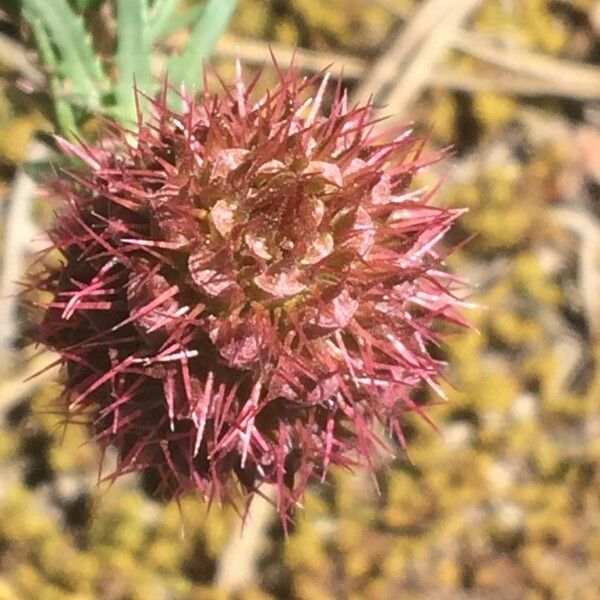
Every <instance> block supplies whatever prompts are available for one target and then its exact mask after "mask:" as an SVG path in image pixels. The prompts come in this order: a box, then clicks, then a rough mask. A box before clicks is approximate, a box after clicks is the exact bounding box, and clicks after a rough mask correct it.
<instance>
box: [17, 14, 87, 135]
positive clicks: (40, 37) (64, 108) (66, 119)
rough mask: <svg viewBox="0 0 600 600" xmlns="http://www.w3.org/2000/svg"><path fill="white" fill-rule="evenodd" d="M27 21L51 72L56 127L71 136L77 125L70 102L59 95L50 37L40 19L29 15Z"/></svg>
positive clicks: (56, 60) (54, 55)
mask: <svg viewBox="0 0 600 600" xmlns="http://www.w3.org/2000/svg"><path fill="white" fill-rule="evenodd" d="M29 23H30V25H31V29H32V31H33V35H34V36H35V39H36V42H37V46H38V50H39V53H40V56H41V58H42V60H43V61H44V62H45V63H46V65H48V67H49V69H50V72H51V74H50V87H51V90H52V94H51V96H52V101H53V102H54V112H55V114H56V122H57V124H58V128H59V130H60V132H61V133H62V134H63V135H65V136H67V137H72V136H73V135H74V134H76V133H77V125H76V123H75V115H74V114H73V109H72V107H71V105H70V103H69V102H68V101H67V100H65V99H64V98H62V97H61V89H60V79H59V77H58V75H57V74H56V67H57V62H58V59H57V57H56V54H55V53H54V50H53V49H52V44H51V43H50V38H49V37H48V34H47V33H46V30H45V29H44V27H43V25H42V23H41V22H40V20H39V19H36V18H33V17H31V18H29Z"/></svg>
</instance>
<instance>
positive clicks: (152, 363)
mask: <svg viewBox="0 0 600 600" xmlns="http://www.w3.org/2000/svg"><path fill="white" fill-rule="evenodd" d="M256 81H257V80H256V79H255V80H253V81H252V82H251V83H250V84H249V85H248V86H247V87H246V86H245V84H244V82H243V80H242V78H241V75H239V76H238V78H237V80H236V82H235V83H234V84H233V85H231V86H225V87H224V91H223V93H222V94H221V95H217V94H213V93H208V92H206V93H204V95H203V96H202V97H201V98H200V99H194V98H191V97H188V96H187V95H185V94H183V96H182V108H181V110H180V111H172V110H170V109H169V108H167V105H166V98H165V94H163V97H162V98H161V99H160V100H158V101H155V102H153V105H152V107H153V113H154V117H153V118H152V119H151V120H150V121H149V122H142V120H141V118H140V122H139V124H138V129H137V131H136V132H135V133H134V134H131V133H130V132H126V131H124V130H123V129H122V128H121V127H119V126H117V125H114V126H111V127H110V134H109V135H108V139H107V140H105V142H104V144H103V145H102V146H100V147H97V148H88V147H86V146H83V145H81V146H80V147H76V146H72V145H71V144H69V143H67V142H65V141H62V142H61V143H62V147H63V149H64V150H65V151H66V153H68V154H71V155H75V156H77V157H78V158H79V159H80V162H81V166H80V167H78V168H77V169H76V170H74V171H73V172H72V173H71V174H70V176H69V177H67V178H62V179H60V180H59V181H57V182H55V184H54V189H55V191H56V192H58V195H59V196H60V198H61V201H62V207H61V209H60V212H59V213H58V216H57V219H56V223H55V225H54V227H53V229H52V231H51V232H50V235H51V239H52V241H53V243H54V246H55V248H56V249H58V250H60V251H61V252H62V254H63V256H64V259H63V262H62V264H61V266H60V267H59V268H56V269H54V270H51V271H49V272H48V273H46V274H45V275H44V277H42V278H40V279H39V281H37V282H36V285H37V287H38V288H39V289H42V290H46V291H49V292H51V293H52V294H53V297H54V300H53V301H52V302H51V303H50V304H49V305H48V307H47V309H46V312H45V317H44V320H43V323H42V326H41V327H40V330H39V339H40V340H41V341H42V342H43V343H45V344H46V345H48V346H50V347H51V348H53V349H54V350H56V351H57V352H58V353H59V354H60V356H61V357H62V360H63V362H64V364H65V365H66V388H65V392H64V396H63V400H64V401H63V404H62V405H63V406H64V408H65V410H66V411H68V413H69V414H70V415H77V414H82V415H85V416H87V417H88V418H89V420H90V423H91V428H92V430H93V434H94V437H95V439H96V440H97V442H98V443H99V444H100V446H101V447H102V448H106V447H113V448H116V449H117V451H118V458H119V463H118V467H117V471H116V473H115V474H114V476H120V475H122V474H125V473H128V472H132V471H139V470H143V469H151V470H153V471H154V472H155V474H157V475H158V480H159V481H160V486H159V489H158V490H157V491H158V492H159V493H162V494H164V495H166V496H168V497H171V496H176V495H179V494H181V493H183V492H186V491H188V490H199V491H200V492H201V493H202V494H203V495H204V497H205V498H206V499H218V500H220V501H231V502H234V503H235V502H236V500H238V499H240V498H243V499H244V500H250V499H251V498H252V496H253V494H254V492H255V491H256V490H257V488H258V487H259V486H260V485H261V484H262V483H263V482H268V483H273V484H275V485H276V487H277V500H276V502H277V508H278V510H279V512H280V514H281V515H282V518H283V519H285V518H286V515H287V514H289V512H290V511H291V510H292V509H293V508H294V507H295V506H296V505H297V504H298V503H299V502H300V501H301V498H302V495H303V493H304V490H305V488H306V486H307V484H308V483H310V482H311V481H314V480H322V479H324V478H325V476H326V473H327V470H328V468H329V466H330V465H342V466H344V467H350V466H352V465H355V464H356V463H357V462H359V461H360V462H363V463H366V464H367V465H370V464H371V461H372V457H373V456H374V453H375V452H377V451H378V449H379V447H380V446H382V445H383V442H382V440H380V439H379V438H378V435H377V434H376V433H375V429H376V428H375V426H376V424H377V423H381V424H382V425H383V426H384V427H385V428H386V429H387V430H388V431H390V432H391V433H392V435H393V436H394V437H396V438H397V439H398V440H399V441H400V443H401V444H403V443H404V442H403V440H404V438H403V435H402V422H403V419H404V418H405V414H406V413H409V412H417V413H419V414H423V409H422V408H421V407H420V406H418V405H417V404H416V403H415V402H414V401H413V400H412V399H411V392H412V391H413V390H414V389H415V388H418V387H421V386H423V385H429V386H431V387H432V388H434V389H436V390H439V387H438V385H437V384H436V381H437V380H438V379H439V375H440V371H441V369H442V367H443V364H442V363H441V362H440V361H439V360H436V359H435V358H433V357H432V355H431V353H430V348H431V346H432V345H436V344H438V341H439V337H440V334H439V330H440V329H439V327H438V326H437V324H438V323H442V322H444V321H446V322H452V323H457V324H464V321H463V319H462V318H461V316H460V314H459V312H458V311H457V308H458V307H459V306H460V305H461V302H460V300H458V299H457V297H456V295H455V291H456V290H457V289H458V288H459V287H460V282H459V281H458V280H456V279H455V278H454V277H453V276H452V275H450V274H448V273H447V272H446V271H445V270H444V269H443V259H444V252H440V250H439V249H438V247H439V243H440V241H441V239H442V238H443V236H444V234H445V233H446V232H447V231H448V230H449V229H450V227H451V226H452V223H453V222H454V220H455V219H456V218H457V216H458V215H459V214H460V212H461V211H457V210H448V209H444V208H439V207H436V206H434V205H432V204H431V203H430V195H429V194H427V193H421V192H417V191H409V186H410V183H411V179H412V177H413V175H414V174H415V173H417V172H418V171H419V170H420V169H421V168H422V167H425V166H426V165H427V164H428V162H431V159H430V160H425V159H423V158H421V150H422V147H423V140H422V139H419V138H418V137H416V136H414V135H412V133H411V132H410V131H404V132H402V134H401V135H399V136H398V137H396V138H395V139H391V140H389V141H385V139H386V138H385V136H384V137H381V136H378V137H374V136H373V135H372V126H373V123H374V116H373V107H372V106H370V105H367V106H358V107H349V106H348V103H347V99H346V94H345V93H342V92H341V91H340V89H339V87H338V89H337V90H336V91H335V95H334V97H333V101H332V104H331V109H330V110H329V112H328V113H327V114H323V111H322V104H323V98H324V95H325V93H326V92H327V89H326V86H327V78H325V79H323V81H322V82H321V85H320V87H319V89H318V92H317V93H316V95H315V96H314V97H312V98H309V99H307V100H305V99H304V98H305V97H306V92H307V91H309V90H310V89H311V87H312V86H313V85H314V80H312V79H306V78H302V77H300V75H299V73H298V71H297V69H295V68H294V67H292V68H290V69H289V70H287V71H281V70H280V71H279V84H278V86H277V87H276V88H275V89H274V90H271V91H269V92H268V93H267V94H266V95H265V96H263V97H262V98H260V99H258V100H253V99H252V90H253V88H254V87H255V85H256Z"/></svg>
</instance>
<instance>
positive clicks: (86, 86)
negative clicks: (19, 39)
mask: <svg viewBox="0 0 600 600" xmlns="http://www.w3.org/2000/svg"><path fill="white" fill-rule="evenodd" d="M236 4H237V2H236V0H207V1H206V2H205V3H204V4H203V5H202V6H195V5H194V6H189V7H187V6H186V7H182V6H181V5H182V2H181V0H164V1H162V0H160V1H159V0H154V2H152V3H151V2H150V0H117V1H116V8H117V13H116V25H117V27H116V30H117V43H116V47H117V51H116V55H115V57H114V60H115V64H116V67H117V76H112V74H109V71H108V70H105V69H104V68H103V65H102V62H101V60H100V57H99V56H98V55H97V54H96V52H95V51H94V48H93V46H92V43H91V39H90V35H89V33H88V32H87V30H86V27H85V24H84V21H83V18H82V17H81V16H80V15H79V14H78V13H81V12H83V11H88V12H89V11H90V10H92V9H95V8H97V7H95V6H94V3H93V2H89V1H79V2H76V3H75V9H73V8H71V6H70V5H69V4H68V2H67V0H54V1H53V2H48V1H47V0H24V1H23V16H24V18H25V20H26V21H27V22H28V23H29V25H30V26H31V29H32V31H33V34H34V37H35V40H36V43H37V46H38V50H39V53H40V57H41V59H42V61H43V62H44V63H45V65H46V67H47V68H48V70H49V71H50V90H51V95H52V100H53V102H54V106H55V113H56V120H57V124H58V127H59V129H60V130H61V133H63V134H65V135H74V134H76V133H77V132H78V127H79V126H80V124H81V121H82V118H83V117H85V116H87V115H89V114H97V113H106V114H110V115H112V116H114V117H116V118H117V119H120V120H121V121H123V122H124V123H126V124H130V123H131V122H132V121H133V120H134V119H135V114H136V108H135V98H134V94H133V82H134V80H135V82H136V84H137V87H138V88H139V89H140V90H141V91H143V92H144V93H146V94H148V95H152V94H153V93H154V92H155V91H156V87H157V80H156V78H155V77H154V76H153V73H152V67H151V62H152V51H153V44H155V43H156V42H157V41H159V40H160V39H161V38H164V37H166V36H169V35H171V34H172V33H174V32H175V31H177V30H180V29H182V28H184V27H187V26H190V25H191V26H192V31H191V35H190V38H189V42H188V44H187V45H186V46H185V47H184V48H183V50H182V52H181V54H180V55H179V56H173V57H170V58H169V59H168V60H167V64H166V72H167V73H168V75H169V80H170V82H171V83H172V84H173V85H174V86H178V85H181V84H185V85H186V86H187V87H188V88H190V89H197V88H198V87H199V84H201V81H202V77H201V73H202V62H203V61H204V60H205V59H206V58H207V57H208V56H210V54H211V53H212V51H213V49H214V46H215V44H216V42H217V39H218V37H219V36H220V35H221V33H222V32H223V31H224V30H225V29H226V27H227V25H228V23H229V21H230V20H231V17H232V16H233V13H234V11H235V8H236ZM86 14H87V13H86ZM110 73H112V72H110Z"/></svg>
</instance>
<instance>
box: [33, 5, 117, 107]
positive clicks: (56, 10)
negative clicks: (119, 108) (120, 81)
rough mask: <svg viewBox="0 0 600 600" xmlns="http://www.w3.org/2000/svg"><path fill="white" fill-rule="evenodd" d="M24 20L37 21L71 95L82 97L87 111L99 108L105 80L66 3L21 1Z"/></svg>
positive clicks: (82, 29) (79, 23) (83, 32)
mask: <svg viewBox="0 0 600 600" xmlns="http://www.w3.org/2000/svg"><path fill="white" fill-rule="evenodd" d="M23 7H24V9H25V11H24V15H25V18H26V19H28V20H29V22H30V23H31V22H32V20H35V19H38V20H39V23H41V24H42V27H43V28H44V29H45V30H46V32H47V34H48V42H49V44H50V46H51V47H54V48H55V49H56V55H55V57H56V64H55V67H56V69H57V71H58V74H59V75H60V76H61V77H62V78H64V79H65V80H67V81H68V82H69V84H70V86H71V87H72V92H73V94H74V95H77V96H80V97H82V98H85V100H86V104H87V105H88V106H89V108H90V110H94V109H96V108H98V107H99V106H100V103H101V100H100V99H101V93H102V89H103V88H105V87H106V86H107V85H108V80H107V78H106V75H105V74H104V71H103V70H102V66H101V65H100V60H99V59H98V57H97V56H96V54H95V53H94V50H93V48H92V44H91V41H90V38H89V36H88V34H87V32H86V30H85V28H84V26H83V20H82V19H81V17H79V16H77V15H76V14H75V13H74V12H73V11H72V10H71V8H70V6H69V5H68V4H67V2H66V0H52V2H48V0H23Z"/></svg>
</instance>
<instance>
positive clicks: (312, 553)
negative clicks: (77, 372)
mask: <svg viewBox="0 0 600 600" xmlns="http://www.w3.org/2000/svg"><path fill="white" fill-rule="evenodd" d="M53 2H54V0H46V5H47V6H48V5H50V6H51V5H52V4H53ZM160 3H163V4H164V5H165V6H166V5H167V4H173V3H172V2H171V1H170V0H156V1H155V2H154V4H153V8H154V10H157V6H158V4H160ZM22 4H27V2H26V1H25V0H24V1H23V2H18V1H16V0H1V1H0V202H1V204H0V219H1V221H0V259H1V262H0V265H1V266H0V600H26V599H43V600H54V599H60V600H65V599H69V600H76V599H77V600H85V599H94V598H99V599H102V600H129V599H131V600H137V599H140V600H142V599H143V600H148V599H150V600H152V599H161V600H162V599H165V600H170V599H188V598H190V599H208V600H210V599H221V598H223V599H225V598H235V597H237V598H240V599H244V600H267V599H269V598H274V599H281V600H287V599H300V600H304V599H306V600H311V599H316V600H326V599H335V600H338V599H339V600H344V599H349V600H350V599H352V600H359V599H363V598H364V599H375V600H379V599H382V600H384V599H385V600H396V599H413V598H414V599H434V600H435V599H448V600H455V599H457V600H460V599H463V598H465V599H471V598H473V599H487V598H494V599H511V600H512V599H521V598H523V599H532V600H533V599H540V600H542V599H543V600H550V599H554V598H556V599H561V600H569V599H574V600H575V599H577V600H579V599H584V600H585V599H590V600H592V599H594V600H595V599H596V598H599V597H600V368H599V362H598V361H599V360H600V198H599V191H600V65H599V63H600V2H598V0H570V1H566V0H564V1H563V0H450V1H449V0H422V1H417V0H240V1H239V2H237V6H235V4H236V3H235V2H234V3H233V4H232V6H233V8H234V12H233V13H232V14H233V17H232V18H231V20H230V21H229V22H228V23H227V22H224V23H223V24H222V27H221V26H220V27H221V28H222V29H223V30H224V31H225V32H224V33H223V35H221V36H220V37H218V40H217V36H216V33H220V30H219V31H217V30H214V31H213V34H215V35H214V37H215V40H214V41H215V44H214V47H213V46H211V47H210V48H207V49H206V53H207V52H208V51H210V52H212V59H211V61H212V62H213V63H214V64H215V65H217V66H218V67H219V69H220V71H221V72H222V73H223V75H224V77H225V78H230V77H231V76H232V75H233V73H234V67H233V60H232V59H233V57H234V56H235V55H236V54H238V55H239V56H240V58H241V60H242V63H243V64H244V65H245V67H246V68H248V69H249V70H252V69H255V68H257V67H259V66H261V65H263V64H266V65H267V66H266V77H267V80H268V78H269V69H270V67H269V45H270V47H271V48H272V49H273V52H274V54H275V55H276V56H277V57H278V59H279V60H280V61H281V62H282V63H287V62H288V61H289V59H290V57H291V55H292V52H293V50H294V48H296V49H297V50H296V60H297V63H298V65H299V66H300V67H301V69H302V70H303V71H304V72H306V73H314V72H317V71H319V70H321V69H323V68H324V67H327V66H328V65H330V64H332V65H333V66H332V67H331V70H332V72H333V73H334V74H336V75H339V74H340V73H341V75H340V76H341V77H342V78H343V80H344V82H345V84H346V85H347V86H348V87H349V89H350V92H351V94H352V95H353V97H354V98H355V99H362V100H364V99H366V98H368V97H369V96H370V95H372V96H373V98H374V99H375V101H376V103H377V104H378V105H380V106H382V112H383V113H385V114H387V115H389V117H390V118H389V120H388V121H390V122H392V121H404V122H407V121H412V120H415V121H417V122H419V123H420V124H421V126H422V128H424V129H428V130H430V131H431V146H432V148H442V147H447V146H452V147H453V149H454V150H453V152H452V154H451V155H450V156H449V157H448V158H447V159H446V161H445V162H444V163H443V164H442V165H437V166H436V167H435V169H434V170H433V171H432V172H430V173H429V174H427V176H424V180H423V183H424V184H435V183H436V182H437V181H438V180H439V179H444V181H445V183H444V186H443V187H442V189H441V190H440V192H439V193H438V195H437V202H439V203H441V204H444V205H453V206H462V207H468V208H469V213H468V214H467V215H466V216H465V217H464V218H463V219H462V221H461V225H460V228H458V229H457V230H456V232H455V236H456V240H457V241H458V240H462V239H465V238H466V237H468V236H470V235H471V234H476V237H475V238H474V239H473V240H472V241H470V242H469V243H468V244H467V245H466V246H465V247H464V248H462V249H461V250H460V251H458V252H457V253H456V254H455V255H454V256H453V257H452V260H451V268H452V269H454V270H455V271H456V272H458V273H460V274H461V275H463V276H465V277H466V278H467V279H469V280H470V281H471V282H472V284H473V287H474V293H473V296H474V300H475V301H476V302H477V303H479V304H480V305H481V308H479V309H475V310H472V311H470V318H471V319H472V321H473V323H474V324H475V327H476V329H474V330H472V331H468V332H466V333H460V334H457V335H454V336H453V337H452V338H451V339H450V340H449V344H448V350H447V353H448V360H449V362H450V366H449V369H448V385H447V386H445V387H446V390H447V393H448V395H449V397H450V400H449V402H448V403H447V404H444V405H441V406H436V407H434V408H433V409H432V410H431V411H430V415H431V416H432V417H433V419H434V420H435V422H436V423H437V424H438V426H439V428H440V429H441V432H442V435H439V434H438V433H436V432H435V431H433V430H432V428H430V427H429V426H428V425H427V424H425V423H423V422H421V421H420V420H417V419H413V420H411V421H410V422H409V423H408V424H407V429H408V433H409V438H410V440H409V441H410V449H411V456H410V458H411V459H412V463H411V462H410V461H409V460H407V458H406V457H404V456H400V455H399V458H398V459H397V460H396V461H394V462H393V463H391V464H386V465H381V467H380V469H379V472H378V479H379V483H380V486H381V494H377V493H376V492H375V491H374V490H373V489H372V486H371V485H370V484H369V482H368V480H367V478H366V476H365V475H364V474H361V473H357V474H355V475H349V474H345V473H341V472H334V473H333V474H332V476H331V478H330V481H329V482H328V483H327V484H325V485H323V486H319V487H314V488H313V489H311V490H310V492H309V493H308V495H307V498H306V502H305V508H304V510H303V511H301V512H299V513H298V515H297V518H296V522H295V524H294V526H293V527H292V529H291V533H290V536H289V539H287V541H286V540H285V539H284V536H283V531H282V528H281V525H280V523H279V520H278V518H277V517H276V515H275V514H274V512H273V511H272V510H271V509H270V508H269V507H268V506H266V505H264V504H260V503H258V504H257V505H256V506H255V508H254V509H253V513H252V515H251V519H250V521H249V523H248V524H247V526H246V529H245V530H244V532H243V535H240V531H239V524H238V521H239V520H238V518H237V516H236V515H235V514H234V513H233V511H231V510H230V509H224V508H220V507H218V506H214V507H212V509H211V511H210V512H209V513H207V510H206V507H205V506H204V505H203V504H202V502H201V501H199V500H198V499H195V498H186V499H184V500H183V501H182V505H181V507H178V506H177V505H175V504H170V505H165V504H160V503H157V502H156V501H154V500H153V499H152V497H151V496H150V495H149V494H148V493H146V491H145V488H146V487H147V486H145V482H144V481H143V479H140V478H135V477H130V478H128V479H124V480H121V481H119V482H118V483H117V484H115V485H114V486H113V487H112V488H110V489H107V488H106V486H100V487H98V486H97V485H96V482H97V464H98V456H97V455H96V452H95V449H94V447H93V446H90V445H84V444H83V442H84V441H85V430H84V429H83V428H80V427H70V428H69V429H67V430H66V431H64V430H63V428H61V427H60V417H59V416H58V415H55V414H52V412H51V411H49V410H48V407H49V405H50V403H51V401H52V399H53V398H54V397H55V396H56V395H57V394H58V393H59V391H60V385H59V381H60V378H59V375H58V374H57V371H56V369H54V368H49V369H47V370H44V369H45V368H46V367H48V366H50V365H51V364H52V361H53V357H52V356H51V355H49V354H46V353H43V354H39V353H37V354H36V353H35V352H34V349H32V348H31V347H30V346H29V345H28V341H27V340H28V337H27V336H28V328H29V327H30V325H29V324H28V322H27V320H26V319H25V318H24V312H25V311H24V308H23V306H22V303H21V301H20V299H19V296H18V292H19V287H18V285H17V284H16V283H15V282H16V281H17V280H18V279H19V278H20V277H21V276H22V273H24V272H25V271H26V270H27V269H28V268H29V266H30V264H31V260H32V255H33V253H34V252H35V251H36V249H37V246H36V244H38V245H39V244H40V243H42V244H43V235H42V236H41V237H42V241H41V242H40V241H38V242H30V241H29V240H31V239H32V238H36V236H37V239H38V240H39V239H40V233H41V232H43V229H44V227H45V226H46V225H47V223H48V221H49V219H50V218H51V216H50V214H51V209H50V207H49V203H48V201H47V200H45V199H43V198H42V197H41V196H40V193H39V186H38V185H37V181H36V176H35V174H32V169H31V168H28V166H27V165H29V167H31V165H34V166H35V165H38V166H39V165H40V164H43V163H44V161H47V160H48V159H49V158H50V159H51V153H52V150H51V148H50V147H49V145H48V144H47V143H46V140H47V136H48V134H49V133H51V132H53V131H56V130H57V128H58V127H59V125H60V123H59V121H58V120H57V114H58V113H57V111H58V107H56V106H53V104H52V102H51V101H50V98H49V96H48V93H47V92H48V91H49V90H53V91H54V93H55V97H56V93H57V90H59V91H60V90H62V91H63V92H64V90H65V89H67V88H68V83H69V82H68V81H66V82H65V81H64V80H59V78H57V74H56V72H53V70H52V68H51V65H49V63H48V54H46V55H44V54H43V53H42V52H40V53H39V54H38V53H37V52H36V40H37V44H38V45H39V43H40V42H39V40H40V37H39V35H38V37H35V36H34V33H35V32H33V31H32V25H31V21H30V20H27V19H25V18H24V17H23V15H22V13H21V9H22ZM30 4H32V5H35V4H36V3H32V2H30ZM58 4H61V5H62V4H65V2H63V0H61V2H60V3H59V2H58V1H57V3H56V5H55V6H58ZM179 4H180V6H178V7H177V12H176V16H177V18H178V19H180V21H178V22H177V23H178V24H179V25H178V26H177V27H175V25H173V23H172V25H173V26H172V27H171V28H170V30H169V28H166V29H164V30H163V31H162V32H161V33H162V36H160V39H158V38H157V41H156V44H155V45H154V48H155V49H154V52H155V57H154V61H155V62H156V65H155V68H156V69H157V70H160V69H161V64H164V60H165V57H166V56H167V55H169V54H170V53H172V52H175V51H177V49H178V48H181V47H182V46H184V45H185V44H186V43H187V40H188V36H189V33H188V32H189V30H190V28H191V27H192V23H193V19H192V17H190V18H189V19H188V20H186V15H195V14H200V13H195V12H193V13H192V12H189V11H195V10H196V8H197V6H199V5H201V4H202V3H201V2H198V3H195V2H191V1H187V0H182V2H180V3H179ZM70 6H71V7H72V9H73V11H74V12H75V13H76V14H78V15H81V16H82V17H83V24H84V26H85V29H86V31H87V32H88V33H89V39H90V40H91V44H92V46H91V47H92V48H93V51H94V52H96V53H98V54H99V55H100V56H101V57H102V59H103V60H104V63H105V67H106V69H108V70H107V72H108V73H109V76H110V68H111V67H110V61H111V57H112V53H113V46H114V35H115V33H114V30H115V22H114V17H113V15H114V13H113V8H114V6H113V3H112V2H110V1H102V0H100V1H97V0H91V1H90V0H73V1H72V2H70ZM59 22H60V21H59ZM132 31H133V30H132ZM207 31H209V32H210V27H209V29H208V30H207ZM38 33H39V32H38ZM206 35H209V33H207V34H206ZM210 35H212V34H210ZM342 69H343V70H342ZM61 86H62V88H61ZM67 99H68V98H67ZM76 116H77V117H78V119H79V121H78V123H79V124H80V125H81V130H82V131H83V133H84V134H85V135H88V136H90V137H93V135H94V131H95V129H94V128H95V124H94V119H81V118H80V116H79V113H77V112H76ZM38 371H42V373H41V374H40V375H38V376H37V377H35V378H33V379H27V378H28V377H30V376H31V375H32V374H33V373H35V372H38Z"/></svg>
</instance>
